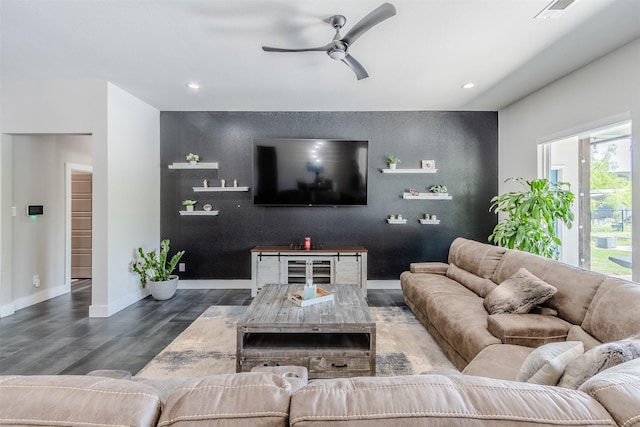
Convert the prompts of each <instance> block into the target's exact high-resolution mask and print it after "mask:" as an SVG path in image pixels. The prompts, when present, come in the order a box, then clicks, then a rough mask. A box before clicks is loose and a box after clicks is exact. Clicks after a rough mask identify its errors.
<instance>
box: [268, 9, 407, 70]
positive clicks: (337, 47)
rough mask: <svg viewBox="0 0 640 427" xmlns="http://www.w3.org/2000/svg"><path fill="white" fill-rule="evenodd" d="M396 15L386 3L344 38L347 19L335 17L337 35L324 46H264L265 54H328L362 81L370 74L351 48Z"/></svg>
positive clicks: (333, 22) (333, 19) (339, 16)
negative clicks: (368, 32)
mask: <svg viewBox="0 0 640 427" xmlns="http://www.w3.org/2000/svg"><path fill="white" fill-rule="evenodd" d="M395 14H396V8H395V7H394V6H393V5H392V4H390V3H384V4H383V5H381V6H379V7H377V8H376V9H374V10H372V11H371V12H369V14H368V15H367V16H365V17H364V18H362V19H361V20H360V21H359V22H358V23H357V24H356V25H354V26H353V27H352V28H351V29H350V30H349V32H347V34H345V35H344V37H343V36H342V35H341V34H340V29H342V27H343V26H344V24H345V23H346V22H347V18H345V17H344V16H342V15H333V16H332V17H331V18H329V24H330V25H331V26H332V27H333V28H335V30H336V34H335V36H333V40H332V41H331V42H330V43H327V44H326V45H324V46H319V47H310V48H302V49H282V48H278V47H268V46H262V50H264V51H265V52H312V51H319V52H327V55H329V57H331V58H332V59H335V60H337V61H342V62H344V63H345V64H347V66H348V67H349V68H351V69H352V70H353V72H354V73H356V77H357V78H358V80H361V79H364V78H367V77H369V74H367V71H366V70H365V69H364V67H363V66H362V64H360V63H359V62H358V61H356V59H355V58H354V57H353V56H351V55H350V54H349V48H350V47H351V45H352V44H353V43H354V42H355V41H356V40H358V39H359V38H360V36H361V35H363V34H364V33H365V32H367V31H369V30H370V29H371V28H373V27H374V26H375V25H378V24H379V23H381V22H382V21H384V20H385V19H388V18H391V17H392V16H394V15H395Z"/></svg>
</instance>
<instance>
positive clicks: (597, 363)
mask: <svg viewBox="0 0 640 427" xmlns="http://www.w3.org/2000/svg"><path fill="white" fill-rule="evenodd" d="M638 357H640V339H639V338H638V337H634V338H628V339H624V340H620V341H614V342H607V343H604V344H600V345H599V346H596V347H593V348H592V349H591V350H589V351H586V352H585V353H584V354H583V355H582V356H580V357H578V358H577V359H575V360H574V361H573V362H571V363H569V365H567V368H566V369H565V371H564V375H563V376H562V378H560V382H558V385H559V386H560V387H566V388H571V389H574V390H576V389H578V388H579V387H580V386H581V385H582V384H583V383H584V382H585V381H587V380H588V379H589V378H591V377H592V376H594V375H596V374H597V373H598V372H602V371H604V370H605V369H608V368H611V367H612V366H616V365H619V364H620V363H624V362H628V361H630V360H633V359H636V358H638Z"/></svg>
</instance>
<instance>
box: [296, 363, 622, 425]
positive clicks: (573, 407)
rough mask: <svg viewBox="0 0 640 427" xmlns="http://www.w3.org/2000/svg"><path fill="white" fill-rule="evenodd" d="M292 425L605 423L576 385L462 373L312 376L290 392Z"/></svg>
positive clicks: (597, 407)
mask: <svg viewBox="0 0 640 427" xmlns="http://www.w3.org/2000/svg"><path fill="white" fill-rule="evenodd" d="M290 424H291V426H292V427H303V426H304V427H311V426H319V427H320V426H322V427H331V426H336V427H346V426H362V427H364V426H366V427H388V426H390V425H392V426H396V427H417V426H452V425H455V426H458V427H466V426H475V427H477V426H481V425H486V426H489V425H490V426H504V427H507V426H535V425H551V424H554V425H565V426H578V425H610V426H615V422H614V421H613V419H611V417H610V416H609V414H608V413H607V411H606V410H605V409H604V408H602V406H600V405H599V404H597V403H596V401H595V399H593V398H592V397H590V396H588V395H587V394H585V393H581V392H578V391H576V390H567V389H561V388H558V387H545V386H539V385H534V384H527V383H518V382H513V381H501V380H493V379H488V378H480V377H473V376H465V375H452V376H445V375H437V374H433V375H414V376H396V377H359V378H338V379H330V380H319V381H312V382H310V383H309V384H308V385H307V386H305V387H303V388H302V389H300V390H298V391H297V392H295V393H294V394H293V395H292V397H291V418H290Z"/></svg>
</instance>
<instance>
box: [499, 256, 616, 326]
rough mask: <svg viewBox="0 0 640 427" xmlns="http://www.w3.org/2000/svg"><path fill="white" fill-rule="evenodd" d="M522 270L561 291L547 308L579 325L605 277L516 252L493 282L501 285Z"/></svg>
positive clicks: (507, 257)
mask: <svg viewBox="0 0 640 427" xmlns="http://www.w3.org/2000/svg"><path fill="white" fill-rule="evenodd" d="M521 267H526V269H527V270H529V271H530V272H531V273H532V274H534V275H535V276H537V277H539V278H540V279H542V280H544V281H545V282H547V283H549V284H550V285H552V286H554V287H555V288H556V289H557V290H558V292H556V294H555V295H554V296H553V297H551V298H550V299H549V300H548V301H547V302H546V303H545V305H546V306H549V307H551V308H554V309H556V310H557V311H558V315H559V316H560V317H562V318H563V319H565V320H567V321H569V322H571V323H573V324H574V325H580V324H581V323H582V321H583V320H584V316H585V314H586V313H587V308H588V307H589V303H591V300H592V299H593V296H594V295H595V293H596V290H597V289H598V287H599V286H600V284H601V283H602V282H603V281H604V280H605V278H606V276H604V275H603V274H600V273H595V272H592V271H587V270H583V269H581V268H578V267H573V266H570V265H567V264H563V263H561V262H558V261H553V260H550V259H546V258H543V257H541V256H538V255H534V254H530V253H528V252H521V251H517V250H509V251H507V253H505V254H504V256H503V257H502V260H501V261H500V264H499V265H498V267H496V271H495V274H494V276H493V278H492V280H493V281H494V282H496V283H501V282H503V281H504V280H506V279H508V278H509V277H510V276H512V275H513V274H514V273H515V272H517V271H518V269H520V268H521Z"/></svg>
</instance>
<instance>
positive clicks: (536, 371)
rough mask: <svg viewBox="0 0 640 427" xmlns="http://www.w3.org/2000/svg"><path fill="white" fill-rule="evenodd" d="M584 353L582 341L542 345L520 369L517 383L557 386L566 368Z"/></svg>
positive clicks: (528, 357)
mask: <svg viewBox="0 0 640 427" xmlns="http://www.w3.org/2000/svg"><path fill="white" fill-rule="evenodd" d="M582 353H584V346H583V344H582V342H581V341H563V342H553V343H549V344H545V345H542V346H540V347H538V348H536V349H535V350H533V351H532V352H531V354H529V356H527V358H526V359H525V360H524V363H523V364H522V366H521V367H520V371H519V372H518V376H517V377H516V381H522V382H527V383H532V384H543V385H556V384H558V381H559V380H560V377H562V374H563V373H564V370H565V368H566V367H567V365H568V364H569V363H571V362H572V361H573V360H575V359H576V358H578V357H580V356H581V355H582Z"/></svg>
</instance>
